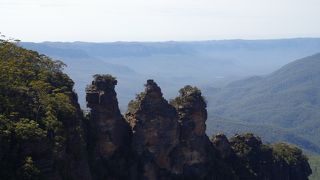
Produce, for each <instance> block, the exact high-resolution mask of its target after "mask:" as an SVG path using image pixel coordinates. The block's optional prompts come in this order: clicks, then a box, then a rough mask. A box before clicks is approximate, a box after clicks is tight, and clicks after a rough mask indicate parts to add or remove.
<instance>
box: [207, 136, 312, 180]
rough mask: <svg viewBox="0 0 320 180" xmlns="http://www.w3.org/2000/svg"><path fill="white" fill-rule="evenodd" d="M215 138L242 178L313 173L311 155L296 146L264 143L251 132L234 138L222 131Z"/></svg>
mask: <svg viewBox="0 0 320 180" xmlns="http://www.w3.org/2000/svg"><path fill="white" fill-rule="evenodd" d="M212 141H213V144H214V145H215V147H216V148H217V149H218V150H219V152H220V153H221V155H222V157H223V159H224V161H225V162H226V163H227V164H228V165H229V166H231V167H232V169H233V170H234V171H235V174H236V175H237V176H238V178H239V179H252V180H260V179H273V180H282V179H290V180H291V179H293V180H298V179H299V180H307V179H308V176H309V175H310V174H311V169H310V166H309V164H308V162H307V158H306V157H305V156H304V155H303V154H302V152H301V150H300V149H298V148H296V147H294V146H291V145H288V144H284V143H278V144H272V145H264V144H263V143H262V141H261V139H260V138H258V137H255V136H254V135H253V134H251V133H247V134H242V135H235V136H234V137H232V138H231V140H230V142H229V141H228V139H227V138H226V136H225V135H223V134H218V135H216V136H214V137H213V138H212Z"/></svg>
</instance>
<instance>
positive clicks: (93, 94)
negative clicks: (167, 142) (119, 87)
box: [86, 75, 131, 178]
mask: <svg viewBox="0 0 320 180" xmlns="http://www.w3.org/2000/svg"><path fill="white" fill-rule="evenodd" d="M116 84H117V80H116V79H115V78H114V77H112V76H110V75H95V76H94V81H92V84H91V85H90V86H88V87H87V89H86V93H87V97H86V100H87V106H88V107H89V108H91V111H90V118H89V121H88V151H89V157H90V164H91V167H92V168H91V169H92V170H93V173H94V176H95V177H99V178H110V177H114V178H118V177H126V173H125V172H126V171H121V170H123V169H125V168H126V166H127V162H126V156H127V155H128V153H129V151H128V150H129V149H130V148H129V147H128V144H130V140H131V131H130V127H129V125H128V123H127V122H126V121H125V119H124V118H123V116H122V115H121V113H120V110H119V107H118V100H117V97H116V95H117V94H116V92H115V90H114V88H115V85H116Z"/></svg>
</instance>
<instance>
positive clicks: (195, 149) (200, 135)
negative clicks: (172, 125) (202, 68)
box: [171, 86, 213, 179]
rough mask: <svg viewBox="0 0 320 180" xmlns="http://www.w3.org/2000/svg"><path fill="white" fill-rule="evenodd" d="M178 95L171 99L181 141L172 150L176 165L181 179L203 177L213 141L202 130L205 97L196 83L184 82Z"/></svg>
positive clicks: (208, 167)
mask: <svg viewBox="0 0 320 180" xmlns="http://www.w3.org/2000/svg"><path fill="white" fill-rule="evenodd" d="M179 92H180V96H178V97H177V98H175V99H174V100H173V101H171V104H172V105H173V106H174V107H175V108H176V109H177V111H178V114H179V125H180V143H179V146H178V147H177V149H176V152H175V155H174V156H175V157H176V161H175V169H176V170H177V171H178V172H179V173H180V174H181V175H182V177H183V179H187V178H189V179H194V178H197V179H206V178H208V177H209V173H210V172H211V171H210V168H211V154H212V151H213V147H212V144H211V142H210V140H209V138H208V137H207V135H206V134H205V131H206V124H205V122H206V120H207V110H206V103H205V100H204V98H203V97H202V95H201V92H200V90H199V89H197V88H196V87H191V86H185V87H184V88H182V89H181V90H180V91H179Z"/></svg>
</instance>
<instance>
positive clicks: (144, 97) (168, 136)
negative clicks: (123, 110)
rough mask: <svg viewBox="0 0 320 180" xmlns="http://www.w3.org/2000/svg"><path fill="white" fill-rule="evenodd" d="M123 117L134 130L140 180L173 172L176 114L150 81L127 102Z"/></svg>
mask: <svg viewBox="0 0 320 180" xmlns="http://www.w3.org/2000/svg"><path fill="white" fill-rule="evenodd" d="M126 118H127V120H128V121H129V122H130V124H131V126H132V130H133V136H132V148H133V151H134V152H135V153H136V154H137V156H138V157H139V159H140V160H142V161H141V164H142V167H141V168H142V171H143V175H142V177H141V178H145V179H158V178H161V177H162V176H163V173H165V174H168V173H169V174H171V173H174V172H172V168H171V164H172V158H171V153H172V151H173V149H174V148H175V147H176V146H177V144H178V143H179V126H178V114H177V112H176V110H175V109H174V107H173V106H171V105H170V104H168V102H167V101H166V100H165V99H164V98H163V96H162V93H161V89H160V88H159V87H158V85H157V84H156V83H155V82H154V81H153V80H148V81H147V84H146V85H145V91H144V92H142V93H141V94H140V95H138V96H137V99H136V100H135V101H131V102H130V104H129V111H128V113H127V114H126Z"/></svg>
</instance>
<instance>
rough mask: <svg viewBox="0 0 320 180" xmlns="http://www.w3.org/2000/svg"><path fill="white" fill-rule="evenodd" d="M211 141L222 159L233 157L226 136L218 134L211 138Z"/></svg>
mask: <svg viewBox="0 0 320 180" xmlns="http://www.w3.org/2000/svg"><path fill="white" fill-rule="evenodd" d="M211 141H212V143H213V145H214V147H215V148H216V149H217V150H218V151H219V153H220V155H221V157H222V158H223V159H229V158H230V157H232V156H233V155H234V152H233V150H232V148H231V144H230V142H229V140H228V138H227V136H226V135H224V134H222V133H219V134H217V135H215V136H213V137H212V139H211Z"/></svg>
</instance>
